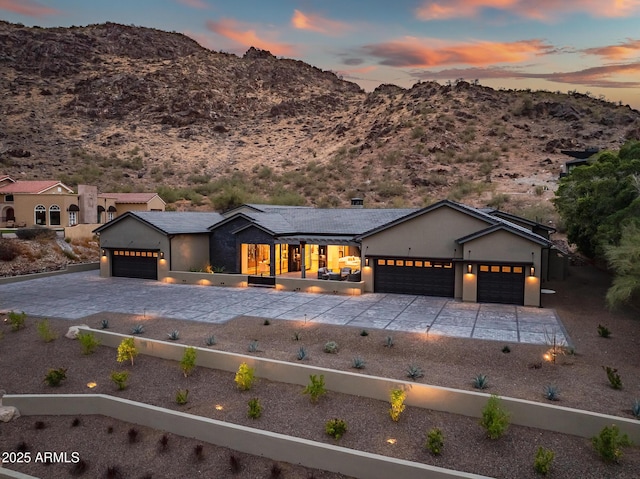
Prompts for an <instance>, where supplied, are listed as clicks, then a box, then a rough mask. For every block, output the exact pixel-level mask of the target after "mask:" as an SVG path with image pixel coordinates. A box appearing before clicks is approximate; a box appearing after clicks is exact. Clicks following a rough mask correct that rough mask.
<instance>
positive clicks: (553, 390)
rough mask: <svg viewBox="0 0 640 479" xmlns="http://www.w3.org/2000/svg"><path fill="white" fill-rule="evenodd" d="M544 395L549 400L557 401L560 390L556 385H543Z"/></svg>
mask: <svg viewBox="0 0 640 479" xmlns="http://www.w3.org/2000/svg"><path fill="white" fill-rule="evenodd" d="M544 397H546V398H547V399H548V400H549V401H559V400H560V391H559V390H558V388H557V387H556V386H551V385H549V386H545V387H544Z"/></svg>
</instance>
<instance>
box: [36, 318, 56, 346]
mask: <svg viewBox="0 0 640 479" xmlns="http://www.w3.org/2000/svg"><path fill="white" fill-rule="evenodd" d="M36 329H37V330H38V335H40V338H41V339H42V340H43V341H44V342H45V343H50V342H51V341H53V340H54V339H56V338H57V337H58V335H57V334H56V332H55V331H54V330H53V329H51V324H49V320H48V319H43V320H42V321H38V322H37V323H36Z"/></svg>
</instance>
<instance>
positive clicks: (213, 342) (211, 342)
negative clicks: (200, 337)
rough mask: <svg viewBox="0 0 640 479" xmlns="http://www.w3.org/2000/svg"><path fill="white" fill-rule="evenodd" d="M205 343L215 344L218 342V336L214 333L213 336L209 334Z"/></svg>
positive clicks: (208, 344)
mask: <svg viewBox="0 0 640 479" xmlns="http://www.w3.org/2000/svg"><path fill="white" fill-rule="evenodd" d="M204 343H205V344H206V345H207V346H213V345H215V344H216V337H215V336H214V335H213V334H212V335H211V336H207V337H206V338H205V340H204Z"/></svg>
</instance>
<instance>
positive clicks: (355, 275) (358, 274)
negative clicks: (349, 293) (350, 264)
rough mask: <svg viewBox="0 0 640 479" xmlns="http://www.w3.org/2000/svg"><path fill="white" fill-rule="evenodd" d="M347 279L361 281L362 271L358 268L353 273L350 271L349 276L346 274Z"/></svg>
mask: <svg viewBox="0 0 640 479" xmlns="http://www.w3.org/2000/svg"><path fill="white" fill-rule="evenodd" d="M347 281H354V282H359V281H362V273H361V272H360V270H359V269H358V270H356V271H354V272H353V273H351V274H350V275H349V276H347Z"/></svg>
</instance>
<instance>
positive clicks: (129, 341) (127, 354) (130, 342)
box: [117, 338, 138, 366]
mask: <svg viewBox="0 0 640 479" xmlns="http://www.w3.org/2000/svg"><path fill="white" fill-rule="evenodd" d="M137 355H138V348H136V344H135V341H134V339H133V338H124V339H123V340H122V341H121V342H120V345H119V346H118V356H117V360H118V362H119V363H122V362H124V361H126V360H130V361H131V365H132V366H133V359H134V358H135V357H136V356H137Z"/></svg>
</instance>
